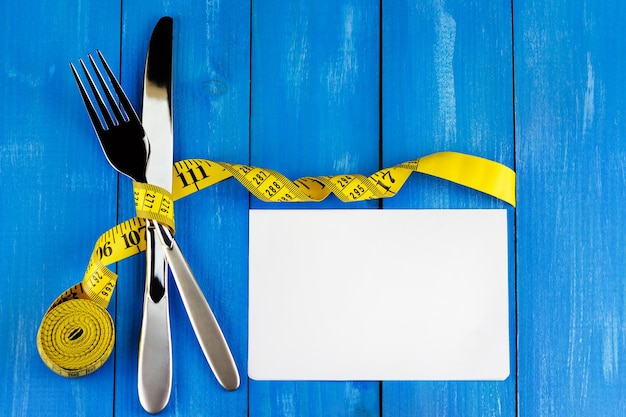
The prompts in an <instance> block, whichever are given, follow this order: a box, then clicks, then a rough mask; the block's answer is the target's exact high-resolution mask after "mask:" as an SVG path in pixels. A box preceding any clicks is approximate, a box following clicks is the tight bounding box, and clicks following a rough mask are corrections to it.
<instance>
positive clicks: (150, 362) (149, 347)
mask: <svg viewBox="0 0 626 417" xmlns="http://www.w3.org/2000/svg"><path fill="white" fill-rule="evenodd" d="M155 224H157V223H156V222H153V221H152V220H146V243H147V245H146V289H145V294H144V304H143V318H142V323H141V334H140V337H139V363H138V371H137V391H138V394H139V401H140V402H141V405H142V407H143V408H144V409H145V410H146V411H147V412H149V413H153V414H154V413H158V412H160V411H161V410H163V409H164V408H165V406H166V405H167V403H168V401H169V398H170V393H171V389H172V338H171V333H170V317H169V306H168V295H167V276H168V275H167V261H166V258H165V249H164V248H163V247H162V246H161V244H160V242H159V239H158V238H157V234H158V232H157V229H156V228H155Z"/></svg>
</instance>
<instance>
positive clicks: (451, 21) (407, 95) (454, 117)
mask: <svg viewBox="0 0 626 417" xmlns="http://www.w3.org/2000/svg"><path fill="white" fill-rule="evenodd" d="M382 16H383V23H382V28H383V35H382V45H383V47H382V51H383V56H382V68H383V82H382V92H383V97H382V101H383V108H382V114H383V117H382V123H383V126H382V127H383V129H382V131H383V136H382V141H383V162H384V163H383V165H385V166H391V165H395V164H398V163H401V162H403V161H406V160H411V159H415V158H418V157H420V156H424V155H427V154H430V153H432V152H437V151H446V150H449V151H458V152H465V153H470V154H474V155H477V156H482V157H485V158H489V159H492V160H495V161H498V162H501V163H504V164H506V165H508V166H510V167H513V157H514V154H513V146H514V142H513V120H512V107H513V99H512V69H511V68H512V40H511V10H510V4H509V3H507V2H503V1H498V2H477V1H470V2H467V1H447V2H442V1H429V2H420V3H419V4H416V2H412V1H402V2H384V3H383V12H382ZM383 205H384V208H470V209H471V208H495V207H507V206H506V205H505V204H504V203H501V202H499V201H496V200H495V199H492V198H490V197H487V196H485V195H482V194H480V193H478V192H476V191H473V190H469V189H464V188H462V187H460V186H457V185H454V184H449V183H446V182H445V181H443V180H439V179H435V178H430V177H426V176H419V175H414V176H413V177H411V178H410V179H409V181H408V182H407V184H406V185H405V187H404V188H403V189H402V190H401V191H400V192H399V193H398V195H397V196H395V197H394V198H392V199H388V200H384V202H383ZM508 210H509V225H510V226H509V236H510V238H509V245H510V248H511V250H510V253H511V256H510V257H509V263H510V271H511V272H510V274H509V275H510V279H509V286H510V297H509V300H510V330H511V331H510V341H511V375H510V376H509V378H508V379H507V380H505V381H504V382H493V381H488V382H475V381H449V382H443V381H441V382H432V381H420V382H385V383H383V387H382V394H383V398H382V408H383V415H388V416H414V415H419V416H448V415H463V416H483V415H490V416H514V415H515V413H516V404H515V394H516V392H515V389H516V383H515V345H516V338H515V302H514V301H515V298H514V288H515V281H514V276H515V274H514V261H515V260H514V257H513V253H514V250H513V246H514V228H513V222H514V212H513V209H511V208H508Z"/></svg>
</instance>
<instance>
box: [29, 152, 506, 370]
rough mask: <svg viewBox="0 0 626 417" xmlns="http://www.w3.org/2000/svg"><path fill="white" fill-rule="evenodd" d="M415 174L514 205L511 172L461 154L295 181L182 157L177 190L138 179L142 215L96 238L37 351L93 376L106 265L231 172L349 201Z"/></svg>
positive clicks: (102, 341)
mask: <svg viewBox="0 0 626 417" xmlns="http://www.w3.org/2000/svg"><path fill="white" fill-rule="evenodd" d="M414 172H417V173H422V174H427V175H431V176H435V177H438V178H442V179H445V180H448V181H451V182H454V183H457V184H460V185H463V186H466V187H469V188H472V189H475V190H477V191H481V192H483V193H486V194H489V195H491V196H493V197H495V198H498V199H500V200H502V201H504V202H506V203H509V204H510V205H512V206H513V207H515V172H514V171H513V170H511V169H510V168H508V167H507V166H505V165H502V164H499V163H497V162H494V161H491V160H488V159H484V158H480V157H477V156H472V155H467V154H462V153H457V152H438V153H434V154H431V155H427V156H424V157H422V158H419V159H416V160H412V161H408V162H404V163H402V164H399V165H395V166H393V167H390V168H385V169H382V170H380V171H377V172H375V173H374V174H372V175H370V176H369V177H366V176H364V175H360V174H345V175H335V176H317V177H302V178H299V179H297V180H295V181H291V180H289V179H288V178H286V177H285V176H284V175H282V174H280V173H279V172H276V171H274V170H271V169H266V168H258V167H253V166H249V165H241V164H231V163H225V162H214V161H209V160H205V159H188V160H183V161H179V162H176V163H175V164H174V167H173V192H172V193H171V194H170V193H169V192H167V191H166V190H164V189H161V188H159V187H156V186H153V185H151V184H143V183H134V184H133V188H134V197H135V207H136V211H137V217H134V218H132V219H129V220H126V221H125V222H123V223H120V224H118V225H116V226H115V227H113V228H111V229H109V230H108V231H106V232H105V233H103V234H102V235H101V236H100V237H99V238H98V240H97V241H96V244H95V245H94V250H93V252H92V255H91V258H90V260H89V263H88V265H87V270H86V272H85V275H84V277H83V280H82V281H81V282H80V283H78V284H76V285H74V286H72V287H71V288H69V289H68V290H66V291H65V292H64V293H63V294H61V295H60V296H59V297H58V298H57V299H56V300H55V301H54V302H53V303H52V305H51V306H50V308H48V310H47V312H46V314H45V315H44V318H43V320H42V323H41V325H40V327H39V331H38V333H37V349H38V351H39V355H40V356H41V358H42V360H43V361H44V363H45V364H46V365H47V366H48V367H49V368H50V369H51V370H53V371H54V372H56V373H57V374H59V375H61V376H64V377H79V376H84V375H88V374H90V373H92V372H94V371H96V370H97V369H98V368H100V367H101V366H102V365H103V364H104V363H105V362H106V360H107V359H108V357H109V356H110V354H111V352H112V350H113V346H114V342H115V330H114V325H113V319H112V318H111V316H110V314H109V313H108V312H107V310H106V308H107V306H108V305H109V302H110V301H111V296H112V294H113V290H114V288H115V284H116V282H117V275H116V274H115V273H114V272H113V271H111V270H110V269H109V268H108V267H107V266H108V265H111V264H113V263H115V262H118V261H121V260H123V259H126V258H128V257H130V256H133V255H136V254H138V253H141V252H143V251H144V250H145V249H146V240H145V228H146V222H145V219H146V218H147V219H154V220H156V221H158V222H160V223H162V224H164V225H167V226H168V227H169V228H170V229H171V230H172V232H174V226H175V223H174V204H173V202H174V201H175V200H178V199H181V198H183V197H186V196H188V195H191V194H193V193H195V192H197V191H200V190H202V189H205V188H207V187H210V186H212V185H214V184H217V183H219V182H221V181H223V180H226V179H228V178H231V177H232V178H235V179H236V180H237V181H239V182H240V183H241V184H242V185H243V186H244V187H245V188H246V189H248V191H249V192H250V193H252V194H253V195H254V196H255V197H257V198H258V199H260V200H262V201H266V202H319V201H322V200H324V199H326V197H328V196H329V195H330V194H334V195H335V196H336V197H337V198H338V199H339V200H341V201H343V202H356V201H364V200H370V199H379V198H388V197H393V196H394V195H396V194H397V192H398V191H399V190H400V189H401V188H402V186H403V185H404V183H405V182H406V180H407V179H408V178H409V176H410V175H411V174H412V173H414Z"/></svg>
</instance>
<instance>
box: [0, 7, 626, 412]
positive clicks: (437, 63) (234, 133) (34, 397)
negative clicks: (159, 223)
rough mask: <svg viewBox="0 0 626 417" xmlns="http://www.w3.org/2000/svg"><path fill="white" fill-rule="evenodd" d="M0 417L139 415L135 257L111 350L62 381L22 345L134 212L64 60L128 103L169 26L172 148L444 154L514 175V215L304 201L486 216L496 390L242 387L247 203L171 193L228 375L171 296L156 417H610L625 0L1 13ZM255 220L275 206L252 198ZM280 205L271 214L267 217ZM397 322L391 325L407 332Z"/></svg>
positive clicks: (625, 339) (411, 187) (311, 162)
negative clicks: (162, 397) (216, 374)
mask: <svg viewBox="0 0 626 417" xmlns="http://www.w3.org/2000/svg"><path fill="white" fill-rule="evenodd" d="M0 15H2V16H3V24H2V25H0V54H1V56H2V63H1V70H0V93H1V94H2V100H1V102H0V181H1V193H0V222H1V224H0V230H2V233H1V235H2V239H0V265H2V268H3V278H4V282H5V286H4V289H3V290H2V292H1V295H0V297H1V298H0V318H1V324H0V326H1V327H0V335H1V336H0V404H2V406H1V407H0V415H6V416H42V415H46V416H57V415H58V416H67V415H75V416H110V415H115V416H138V415H139V416H140V415H145V412H144V411H143V410H142V409H141V407H140V405H139V402H138V399H137V393H136V383H137V380H136V366H137V344H138V337H139V325H140V319H141V294H142V291H143V285H144V284H143V278H142V277H143V268H144V266H143V264H144V261H143V260H144V258H143V257H142V256H136V257H133V258H130V259H128V260H124V261H122V262H120V263H119V264H118V265H117V267H116V270H117V273H118V274H119V276H120V279H119V283H118V286H117V288H116V290H115V296H114V300H113V302H112V304H111V305H110V306H109V311H110V312H111V314H112V315H113V317H114V320H115V324H116V330H117V341H116V346H115V350H114V353H113V355H112V357H111V359H110V360H109V361H108V362H107V363H106V364H105V366H104V367H103V368H101V369H100V370H99V371H97V372H96V373H94V374H92V375H89V376H87V377H84V378H79V379H64V378H61V377H59V376H57V375H56V374H54V373H52V372H51V371H50V370H49V369H48V368H47V367H46V366H45V365H44V364H43V362H42V361H41V360H40V358H39V356H38V354H37V349H36V344H35V336H36V333H37V328H38V326H39V323H40V321H41V318H42V316H43V314H44V312H45V310H46V308H47V307H48V306H49V304H50V303H51V302H52V301H53V300H54V298H55V297H56V296H57V295H59V294H60V293H61V292H62V291H63V290H65V289H66V288H67V287H69V286H70V285H72V284H74V283H76V282H78V281H79V280H80V279H81V277H82V274H83V273H84V269H85V267H86V263H87V261H88V259H89V256H90V254H91V251H92V248H93V245H94V242H95V240H96V239H97V238H98V236H99V235H100V234H101V233H102V232H104V231H105V230H107V229H108V228H110V227H112V226H113V225H115V224H116V223H118V222H120V221H123V220H126V219H128V218H130V217H132V216H133V215H134V208H133V204H132V203H133V199H132V189H131V186H130V183H129V181H128V180H127V179H126V178H118V176H117V175H116V173H115V172H114V171H113V170H112V169H111V168H110V167H109V165H108V164H107V162H106V160H105V158H104V157H103V155H102V153H101V151H100V147H99V145H98V144H97V141H96V138H95V136H94V134H93V131H92V128H91V126H90V124H89V121H88V118H87V116H86V113H85V111H84V109H83V107H82V103H81V101H80V98H79V95H78V92H77V89H76V87H75V85H74V80H73V78H72V75H71V72H70V70H69V66H68V63H69V62H70V61H73V62H77V60H78V58H84V57H86V55H87V53H94V52H95V51H96V49H100V50H102V51H103V52H104V54H105V56H106V57H107V59H108V60H109V62H110V63H111V64H112V65H113V67H114V68H115V71H116V72H117V74H118V75H119V76H120V77H121V80H122V85H123V86H124V88H125V89H126V91H127V93H128V94H129V96H130V98H131V101H132V102H133V103H135V104H137V105H139V103H140V98H141V82H142V73H143V63H144V59H145V53H146V48H147V42H148V38H149V35H150V32H151V30H152V28H153V26H154V24H155V23H156V21H157V20H158V18H159V17H161V16H162V15H170V16H172V17H173V18H174V24H175V30H174V44H175V46H174V48H175V51H174V61H175V62H174V73H175V80H174V89H175V98H174V113H175V127H174V129H175V140H176V145H175V158H176V159H177V160H178V159H185V158H205V159H213V160H221V161H228V162H236V163H245V164H248V163H250V164H253V165H257V166H263V167H268V168H273V169H276V170H278V171H280V172H282V173H283V174H285V175H286V176H287V177H289V178H292V179H295V178H298V177H300V176H306V175H331V174H341V173H362V174H370V173H372V172H374V171H376V170H377V169H379V168H382V167H386V166H391V165H394V164H397V163H400V162H403V161H406V160H410V159H415V158H418V157H420V156H423V155H426V154H429V153H432V152H436V151H444V150H452V151H459V152H466V153H470V154H474V155H479V156H482V157H485V158H489V159H492V160H495V161H498V162H501V163H503V164H505V165H507V166H509V167H511V168H514V169H515V170H516V172H517V187H518V188H517V199H518V206H517V209H512V208H511V207H509V206H507V205H506V204H504V203H501V202H499V201H497V200H495V199H493V198H491V197H488V196H486V195H482V194H480V193H478V192H475V191H471V190H468V189H465V188H462V187H459V186H456V185H452V184H449V183H446V182H444V181H441V180H437V179H435V178H430V177H426V176H419V175H414V176H412V177H411V178H410V180H409V182H408V183H407V184H406V185H405V187H404V188H403V189H402V191H401V192H400V193H399V194H398V195H397V196H396V197H394V198H392V199H387V200H384V201H381V202H379V201H370V202H367V203H357V204H354V205H349V206H346V204H344V203H340V202H338V200H337V199H336V198H329V199H327V200H326V201H324V202H322V203H319V204H311V205H307V206H312V207H325V208H329V207H333V208H350V209H354V208H383V209H384V208H492V207H495V208H506V209H507V210H508V213H509V219H510V227H509V236H510V242H511V247H512V248H513V249H512V250H511V257H510V259H509V261H510V265H511V273H510V300H509V301H510V328H511V375H510V377H509V378H508V379H507V380H505V381H503V382H471V381H470V382H468V381H465V382H429V381H419V382H390V381H385V382H379V381H367V382H360V381H351V382H260V381H252V380H249V379H247V377H246V375H247V372H246V371H247V321H248V318H247V301H248V298H247V277H248V272H247V266H248V265H247V260H248V253H247V251H248V246H247V243H248V235H247V232H248V210H249V209H250V208H258V207H267V206H268V204H267V203H261V202H260V201H258V200H256V199H255V198H254V197H250V196H249V194H248V192H247V191H246V190H245V189H244V188H243V187H241V185H240V184H239V183H237V182H236V181H225V182H223V183H220V184H218V185H216V186H214V187H211V188H209V189H207V190H205V191H203V192H201V193H197V194H195V195H193V196H190V197H188V198H186V199H184V200H181V201H180V202H178V203H177V206H176V220H177V235H178V236H179V242H180V244H181V246H182V247H183V250H184V251H185V252H186V254H187V256H188V258H189V261H190V263H191V264H192V265H193V269H194V272H195V273H196V275H197V276H198V279H199V282H200V285H201V286H202V288H203V290H204V292H205V294H206V296H207V298H208V299H209V302H210V304H211V306H212V307H213V309H214V311H215V314H216V316H217V318H218V320H219V321H220V323H221V325H222V327H223V330H224V333H225V335H226V337H227V339H228V340H229V342H230V345H231V347H232V350H233V353H234V356H235V358H236V361H237V363H238V366H239V368H240V370H241V372H242V377H243V378H242V379H243V380H242V385H241V388H239V389H238V390H237V391H235V392H225V391H224V390H222V389H221V388H220V387H219V385H218V384H217V382H216V381H215V379H214V378H213V376H212V374H211V372H210V371H209V369H208V367H207V366H206V364H205V360H204V358H203V356H202V353H201V351H200V349H199V348H198V346H197V343H196V342H195V339H194V335H193V332H192V330H191V326H190V325H189V322H188V320H187V317H186V314H185V312H184V310H183V308H182V304H181V302H180V298H179V297H178V294H177V293H176V290H175V289H174V288H175V287H172V288H173V290H172V292H173V294H172V297H171V314H172V326H173V338H174V341H173V342H174V382H173V383H174V386H173V391H172V397H171V400H170V404H169V406H168V407H167V408H166V410H165V411H164V412H163V413H162V415H164V416H169V415H172V416H173V415H176V416H245V415H250V416H296V417H300V416H384V417H397V416H517V415H519V416H529V417H534V416H550V417H552V416H624V415H626V350H625V347H626V323H625V319H626V317H625V316H626V308H625V306H626V279H625V278H626V256H625V255H626V238H625V234H624V227H625V225H626V210H624V208H623V203H624V201H626V77H624V73H626V40H625V39H626V36H625V35H626V31H625V30H624V23H623V22H625V21H626V6H625V5H624V3H623V2H622V1H619V0H607V1H603V2H589V1H582V0H572V1H568V2H565V1H560V2H559V1H553V0H549V1H531V0H515V1H491V2H487V1H483V2H481V1H465V0H448V1H443V0H425V1H405V0H398V1H391V0H385V1H379V0H376V1H371V0H316V1H312V0H296V1H290V2H287V1H276V0H274V1H270V0H265V1H243V0H237V1H234V0H232V1H209V0H206V1H198V0H191V1H187V0H184V1H183V0H171V1H160V0H157V1H146V0H143V1H142V0H126V1H123V2H122V1H118V2H113V1H107V2H105V1H98V2H96V1H89V0H83V1H68V0H58V1H43V2H42V1H38V0H21V1H15V0H8V1H4V2H2V5H0ZM274 207H276V206H274ZM279 207H281V208H288V207H285V205H281V206H279ZM407 331H410V330H409V329H407Z"/></svg>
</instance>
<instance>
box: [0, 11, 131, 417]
mask: <svg viewBox="0 0 626 417" xmlns="http://www.w3.org/2000/svg"><path fill="white" fill-rule="evenodd" d="M94 6H95V4H93V5H89V4H86V5H84V7H82V8H81V9H80V10H79V11H78V13H77V12H76V9H75V8H74V7H71V6H70V4H69V3H66V4H60V5H59V4H57V3H54V2H49V3H43V4H42V3H41V2H37V1H29V0H27V1H23V2H3V3H2V5H0V13H1V14H2V16H4V19H3V24H2V25H0V52H1V53H2V56H3V57H4V58H3V60H2V64H1V68H2V69H1V71H0V91H1V92H2V96H3V99H2V100H1V101H0V126H1V128H0V129H1V134H0V176H1V181H0V183H1V186H2V191H1V192H0V214H1V216H0V217H1V219H2V220H1V222H2V224H1V229H2V231H3V233H2V239H1V240H0V264H1V265H2V267H3V276H4V280H5V286H4V287H5V288H4V290H3V291H2V295H0V297H1V298H0V316H1V317H2V320H1V323H2V324H0V326H1V330H0V334H2V337H1V341H0V358H2V360H1V361H0V362H1V365H0V386H1V388H0V403H1V404H2V407H1V408H0V415H7V416H34V415H52V414H57V415H61V414H67V415H76V416H86V415H96V414H97V415H110V414H111V413H112V411H111V407H112V404H113V392H112V387H113V373H114V363H113V361H109V362H108V363H107V364H106V365H105V366H104V368H102V369H101V370H100V371H99V372H98V373H96V374H94V375H91V376H88V377H86V378H82V379H75V380H71V379H65V378H62V377H60V376H57V375H56V374H54V373H52V372H51V371H50V370H49V369H48V368H47V367H46V366H45V365H44V363H43V362H42V361H41V359H40V358H39V355H38V353H37V347H36V334H37V329H38V327H39V323H40V321H41V319H42V317H43V315H44V313H45V311H46V309H47V308H48V306H49V305H50V304H51V303H52V302H53V301H54V299H55V298H56V297H57V296H58V295H59V294H60V293H61V292H63V291H64V290H65V289H67V288H68V287H70V286H71V285H73V284H74V283H76V282H79V281H80V280H81V279H82V275H83V274H84V271H85V268H86V263H87V261H88V259H89V256H90V254H91V250H92V249H93V243H94V242H95V239H96V238H97V237H98V236H99V234H100V233H101V232H102V231H103V230H105V228H107V227H109V226H110V225H113V224H114V222H115V211H116V204H115V200H116V175H115V174H114V173H113V172H111V171H110V170H107V169H106V161H105V160H104V158H102V154H101V151H100V150H99V149H98V148H97V147H98V145H97V140H96V138H95V136H94V133H93V129H92V127H91V125H90V123H89V119H88V117H87V114H86V112H85V110H84V109H83V105H82V102H81V100H80V95H79V93H78V90H77V89H76V86H75V84H74V79H73V77H72V73H71V72H70V70H69V65H68V63H69V62H70V61H74V62H77V60H78V58H81V57H82V58H85V57H86V53H87V52H91V51H93V50H94V48H95V47H103V48H108V49H110V50H112V51H114V52H115V54H114V55H113V61H112V64H113V65H114V66H118V65H119V61H118V60H117V59H116V58H117V54H119V44H118V42H117V35H116V36H114V37H113V38H109V37H108V36H107V35H108V33H109V31H111V30H112V31H113V32H114V33H118V32H119V13H120V10H119V4H118V5H116V4H114V3H112V4H110V5H109V6H104V5H100V6H98V8H96V7H94ZM96 21H99V22H101V23H102V25H103V26H100V25H94V24H93V23H94V22H96ZM105 27H106V29H105ZM96 391H100V392H102V396H101V397H100V401H92V399H91V398H90V393H92V392H96Z"/></svg>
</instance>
